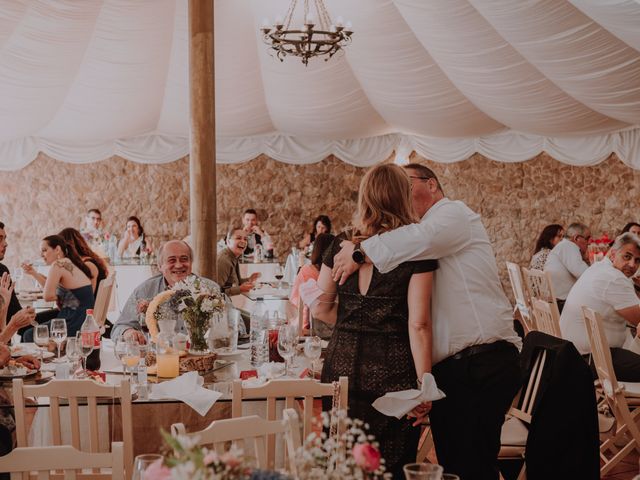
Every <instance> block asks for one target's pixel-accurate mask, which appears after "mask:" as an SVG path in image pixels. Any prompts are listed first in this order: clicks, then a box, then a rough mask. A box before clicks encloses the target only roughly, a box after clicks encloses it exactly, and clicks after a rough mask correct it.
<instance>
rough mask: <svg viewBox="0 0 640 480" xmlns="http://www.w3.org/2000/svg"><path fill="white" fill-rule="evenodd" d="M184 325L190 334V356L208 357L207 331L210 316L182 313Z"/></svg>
mask: <svg viewBox="0 0 640 480" xmlns="http://www.w3.org/2000/svg"><path fill="white" fill-rule="evenodd" d="M182 314H183V316H184V325H185V328H186V329H187V333H188V334H189V354H190V355H208V354H209V346H208V344H207V330H208V329H209V317H210V316H211V315H210V314H203V313H201V312H200V313H195V312H182Z"/></svg>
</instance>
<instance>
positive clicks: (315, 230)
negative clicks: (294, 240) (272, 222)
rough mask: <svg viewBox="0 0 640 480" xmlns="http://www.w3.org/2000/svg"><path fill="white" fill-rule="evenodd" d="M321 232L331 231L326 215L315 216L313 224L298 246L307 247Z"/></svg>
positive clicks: (329, 220)
mask: <svg viewBox="0 0 640 480" xmlns="http://www.w3.org/2000/svg"><path fill="white" fill-rule="evenodd" d="M322 233H331V219H330V218H329V217H327V216H326V215H318V216H317V217H316V219H315V220H314V221H313V225H311V231H309V232H308V233H306V234H305V236H304V238H303V239H302V240H300V243H299V244H298V246H299V247H300V248H307V247H308V246H309V245H311V244H312V243H313V242H315V240H316V237H317V236H318V235H320V234H322Z"/></svg>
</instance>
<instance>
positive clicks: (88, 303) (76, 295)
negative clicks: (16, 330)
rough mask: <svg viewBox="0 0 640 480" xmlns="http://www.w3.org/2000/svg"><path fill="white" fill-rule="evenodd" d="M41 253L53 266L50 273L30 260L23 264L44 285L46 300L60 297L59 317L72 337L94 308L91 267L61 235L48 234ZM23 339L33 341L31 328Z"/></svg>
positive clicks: (27, 271)
mask: <svg viewBox="0 0 640 480" xmlns="http://www.w3.org/2000/svg"><path fill="white" fill-rule="evenodd" d="M40 254H41V256H42V259H43V260H44V262H45V263H46V264H47V265H50V266H51V268H50V269H49V275H48V276H44V275H43V274H41V273H38V272H37V271H36V269H35V268H33V265H31V264H30V263H23V264H22V268H23V269H24V272H25V273H26V274H27V275H31V276H32V277H33V278H35V279H36V281H37V282H38V283H39V284H40V285H41V286H42V287H43V290H44V293H43V296H44V299H45V300H47V301H51V300H56V301H57V303H58V308H60V313H59V314H58V318H64V319H65V320H66V321H67V334H68V336H70V337H72V336H74V335H75V334H76V332H77V331H78V330H80V326H81V325H82V322H83V321H84V318H85V313H86V311H87V309H89V308H93V304H94V296H93V288H92V286H91V280H90V277H91V270H89V267H87V266H86V265H85V264H84V262H83V261H82V259H81V258H80V256H79V255H78V253H77V252H76V250H75V248H73V246H71V245H69V244H68V243H67V242H65V241H64V239H63V238H62V237H61V236H59V235H50V236H48V237H45V238H44V239H43V240H42V243H41V244H40ZM49 322H50V321H48V322H45V324H49ZM23 340H24V341H25V342H32V341H33V329H32V328H31V329H29V330H27V331H26V332H25V333H24V335H23Z"/></svg>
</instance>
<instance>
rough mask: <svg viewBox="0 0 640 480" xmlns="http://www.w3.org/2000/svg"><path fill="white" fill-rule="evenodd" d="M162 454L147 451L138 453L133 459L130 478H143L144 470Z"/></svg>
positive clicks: (159, 458)
mask: <svg viewBox="0 0 640 480" xmlns="http://www.w3.org/2000/svg"><path fill="white" fill-rule="evenodd" d="M162 458H163V457H162V455H159V454H155V453H147V454H144V455H138V456H137V457H136V458H135V460H134V461H133V475H132V476H131V480H143V479H144V477H145V475H144V472H145V471H146V470H147V468H149V467H150V466H151V464H153V463H155V462H157V461H158V460H162Z"/></svg>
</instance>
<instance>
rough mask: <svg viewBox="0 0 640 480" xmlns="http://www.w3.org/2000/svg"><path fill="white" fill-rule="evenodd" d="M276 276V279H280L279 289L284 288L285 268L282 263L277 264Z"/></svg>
mask: <svg viewBox="0 0 640 480" xmlns="http://www.w3.org/2000/svg"><path fill="white" fill-rule="evenodd" d="M274 276H275V277H276V280H278V287H277V288H278V289H281V288H282V277H284V269H283V268H282V266H281V265H279V264H278V265H277V266H276V268H275V272H274Z"/></svg>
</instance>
